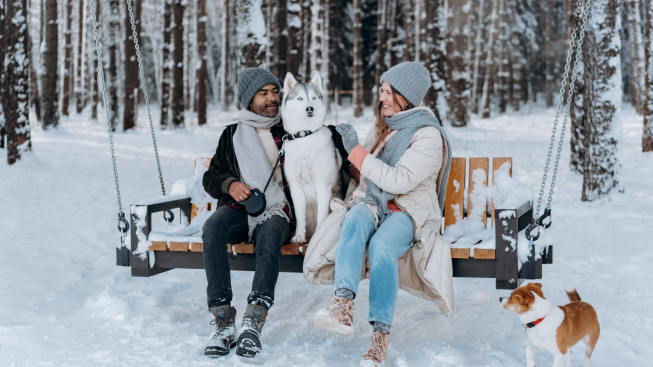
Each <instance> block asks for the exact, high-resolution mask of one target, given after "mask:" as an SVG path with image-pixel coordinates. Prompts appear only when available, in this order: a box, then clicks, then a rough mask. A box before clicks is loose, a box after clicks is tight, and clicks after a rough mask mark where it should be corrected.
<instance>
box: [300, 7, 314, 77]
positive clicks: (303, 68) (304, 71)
mask: <svg viewBox="0 0 653 367" xmlns="http://www.w3.org/2000/svg"><path fill="white" fill-rule="evenodd" d="M311 1H312V0H303V1H302V28H303V29H302V37H303V39H302V44H303V45H304V47H303V48H302V51H303V53H302V56H301V57H302V61H301V64H300V65H299V76H300V77H301V80H302V81H303V82H307V81H308V80H309V79H310V76H309V73H310V59H311V53H310V51H311V43H310V42H311V16H312V14H311Z"/></svg>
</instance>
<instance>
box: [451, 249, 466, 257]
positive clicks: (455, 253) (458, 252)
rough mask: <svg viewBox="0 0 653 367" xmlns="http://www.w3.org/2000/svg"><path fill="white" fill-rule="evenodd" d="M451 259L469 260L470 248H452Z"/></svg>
mask: <svg viewBox="0 0 653 367" xmlns="http://www.w3.org/2000/svg"><path fill="white" fill-rule="evenodd" d="M451 258H452V259H468V258H469V247H467V248H455V247H454V248H452V249H451Z"/></svg>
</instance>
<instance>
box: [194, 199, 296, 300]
mask: <svg viewBox="0 0 653 367" xmlns="http://www.w3.org/2000/svg"><path fill="white" fill-rule="evenodd" d="M248 231H249V229H248V224H247V213H245V211H244V210H236V209H233V208H231V207H228V206H223V207H220V208H218V209H216V211H215V213H213V214H212V215H211V216H210V217H209V219H207V220H206V222H205V223H204V228H203V232H202V240H203V241H204V270H205V272H206V280H207V281H208V285H207V287H206V295H207V303H208V306H209V309H210V308H211V307H217V306H224V305H229V304H231V300H232V298H233V293H232V291H231V275H230V270H229V259H228V257H227V244H228V243H240V242H243V241H247V237H248ZM291 233H292V229H291V227H290V224H289V223H288V222H287V221H286V220H285V219H284V218H281V217H280V216H278V215H275V216H272V218H270V219H268V220H267V221H265V222H263V223H261V224H259V225H258V226H257V227H256V228H255V229H254V233H253V238H254V243H255V244H256V270H255V271H254V280H253V281H252V290H251V293H250V294H249V296H248V297H247V303H249V304H259V305H261V306H263V307H265V308H266V309H269V308H270V307H272V304H273V303H274V288H275V286H276V284H277V279H278V277H279V259H280V256H281V246H282V245H283V244H284V243H286V242H288V240H289V239H290V235H291Z"/></svg>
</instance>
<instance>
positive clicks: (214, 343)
mask: <svg viewBox="0 0 653 367" xmlns="http://www.w3.org/2000/svg"><path fill="white" fill-rule="evenodd" d="M210 311H211V313H212V314H213V316H214V317H215V319H214V320H213V321H211V325H215V330H213V333H212V334H211V336H210V337H209V342H208V343H207V345H206V349H204V355H205V356H209V357H219V356H224V355H227V354H229V350H230V349H231V348H233V347H235V346H236V341H235V339H236V326H235V325H234V322H235V320H236V309H235V308H233V307H231V306H230V305H226V306H219V307H211V308H210Z"/></svg>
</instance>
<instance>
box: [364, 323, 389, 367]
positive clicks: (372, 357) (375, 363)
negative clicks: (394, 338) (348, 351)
mask: <svg viewBox="0 0 653 367" xmlns="http://www.w3.org/2000/svg"><path fill="white" fill-rule="evenodd" d="M389 343H390V334H383V333H382V332H380V331H375V332H373V333H372V339H371V340H370V348H369V349H368V350H367V353H365V355H363V358H362V359H361V362H360V363H359V365H358V367H384V366H385V357H386V355H387V354H388V344H389Z"/></svg>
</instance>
